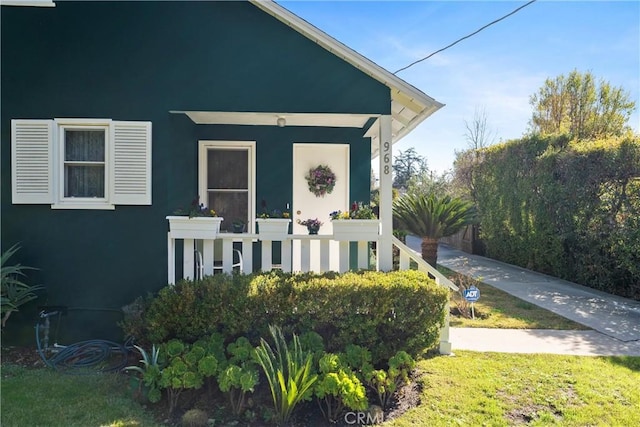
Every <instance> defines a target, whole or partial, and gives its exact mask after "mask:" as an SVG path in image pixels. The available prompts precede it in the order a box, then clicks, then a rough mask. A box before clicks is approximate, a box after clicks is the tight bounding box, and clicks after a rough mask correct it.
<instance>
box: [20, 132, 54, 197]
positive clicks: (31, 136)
mask: <svg viewBox="0 0 640 427" xmlns="http://www.w3.org/2000/svg"><path fill="white" fill-rule="evenodd" d="M52 155H53V120H11V178H12V182H13V185H12V192H11V196H12V201H13V203H14V204H40V203H46V204H50V203H53V159H52Z"/></svg>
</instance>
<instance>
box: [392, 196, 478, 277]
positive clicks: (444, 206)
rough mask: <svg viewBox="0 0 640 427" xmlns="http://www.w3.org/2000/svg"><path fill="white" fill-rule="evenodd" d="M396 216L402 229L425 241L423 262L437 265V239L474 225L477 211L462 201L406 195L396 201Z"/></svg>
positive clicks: (394, 210)
mask: <svg viewBox="0 0 640 427" xmlns="http://www.w3.org/2000/svg"><path fill="white" fill-rule="evenodd" d="M393 216H394V218H395V219H396V220H397V221H398V223H399V225H400V227H401V228H403V229H405V230H407V231H408V232H409V233H411V234H415V235H416V236H418V237H420V238H422V245H421V248H422V259H424V260H425V261H426V262H428V263H429V264H431V265H433V266H435V265H436V262H437V261H438V239H440V238H441V237H446V236H450V235H452V234H455V233H457V232H458V231H460V230H461V229H462V228H463V227H465V226H467V225H469V224H472V223H474V222H475V220H476V209H475V207H474V206H473V205H471V204H470V203H468V202H466V201H464V200H462V199H459V198H451V197H449V196H444V197H438V196H436V195H435V194H429V195H425V194H407V195H404V196H402V197H401V198H399V199H397V200H396V201H395V202H394V204H393Z"/></svg>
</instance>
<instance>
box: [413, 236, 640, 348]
mask: <svg viewBox="0 0 640 427" xmlns="http://www.w3.org/2000/svg"><path fill="white" fill-rule="evenodd" d="M407 246H409V247H410V248H412V249H414V250H416V251H418V252H419V251H420V239H419V238H417V237H413V236H407ZM438 264H441V265H443V266H445V267H447V268H449V269H451V270H454V271H456V272H459V273H462V274H465V275H468V276H471V277H474V278H476V279H479V280H481V281H482V282H485V283H487V284H489V285H491V286H493V287H495V288H498V289H500V290H503V291H505V292H507V293H509V294H511V295H514V296H516V297H518V298H520V299H522V300H524V301H527V302H529V303H532V304H535V305H538V306H540V307H542V308H545V309H547V310H549V311H552V312H554V313H556V314H559V315H561V316H563V317H566V318H567V319H571V320H573V321H575V322H578V323H581V324H583V325H585V326H588V327H590V328H592V329H593V331H548V330H504V329H498V330H495V329H494V330H491V329H477V328H452V331H451V341H452V343H453V348H454V349H467V350H477V351H498V352H518V353H556V354H578V355H630V356H640V302H639V301H634V300H631V299H627V298H622V297H618V296H615V295H611V294H607V293H605V292H600V291H597V290H595V289H591V288H588V287H585V286H582V285H578V284H576V283H572V282H568V281H566V280H561V279H557V278H555V277H551V276H547V275H545V274H541V273H536V272H534V271H531V270H527V269H524V268H521V267H516V266H513V265H510V264H505V263H503V262H500V261H495V260H492V259H489V258H485V257H481V256H477V255H470V254H467V253H465V252H462V251H458V250H456V249H452V248H450V247H448V246H446V245H440V246H439V248H438Z"/></svg>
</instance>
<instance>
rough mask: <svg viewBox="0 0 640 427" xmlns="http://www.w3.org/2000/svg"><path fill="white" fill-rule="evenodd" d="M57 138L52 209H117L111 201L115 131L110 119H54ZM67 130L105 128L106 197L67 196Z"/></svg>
mask: <svg viewBox="0 0 640 427" xmlns="http://www.w3.org/2000/svg"><path fill="white" fill-rule="evenodd" d="M54 125H55V127H56V132H55V135H56V137H57V140H56V141H55V144H56V145H57V150H55V151H56V153H57V155H58V157H57V159H55V160H54V161H55V165H56V167H54V175H56V176H55V177H54V182H55V183H56V185H55V186H54V194H55V195H56V196H57V197H55V198H54V203H53V204H52V205H51V208H52V209H69V208H73V209H115V205H114V204H112V203H111V202H110V201H109V195H110V194H111V185H110V184H111V169H112V159H111V150H112V145H113V133H112V129H111V120H109V119H54ZM67 130H104V197H66V196H65V182H64V181H65V169H64V168H65V163H67V162H66V160H65V131H67Z"/></svg>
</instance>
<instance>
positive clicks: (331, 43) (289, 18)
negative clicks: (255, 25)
mask: <svg viewBox="0 0 640 427" xmlns="http://www.w3.org/2000/svg"><path fill="white" fill-rule="evenodd" d="M249 1H250V2H251V3H253V4H254V5H255V6H256V7H258V8H260V9H261V10H263V11H265V12H266V13H268V14H270V15H272V16H273V17H275V18H276V19H278V20H279V21H281V22H283V23H285V24H286V25H288V26H290V27H291V28H293V29H294V30H296V31H297V32H299V33H300V34H302V35H304V36H305V37H307V38H309V39H310V40H312V41H313V42H315V43H317V44H319V45H320V46H322V47H323V48H325V49H327V50H328V51H329V52H331V53H333V54H334V55H336V56H338V57H339V58H342V59H343V60H345V61H346V62H348V63H349V64H351V65H353V66H354V67H356V68H358V69H359V70H360V71H362V72H364V73H366V74H368V75H369V76H371V77H372V78H374V79H376V80H378V81H379V82H381V83H383V84H384V85H386V86H388V87H389V89H390V90H391V104H392V105H391V107H392V108H391V110H392V111H391V114H392V118H393V124H392V127H393V129H394V135H393V142H397V141H399V140H400V139H401V138H402V137H403V136H405V135H406V134H408V133H409V132H411V130H413V129H414V128H415V127H416V126H417V125H418V124H420V123H421V122H422V121H423V120H425V119H426V118H427V117H429V116H430V115H431V114H433V113H434V112H436V111H437V110H439V109H440V108H442V107H443V106H444V104H442V103H440V102H438V101H436V100H435V99H433V98H432V97H430V96H429V95H427V94H425V93H424V92H422V91H421V90H419V89H417V88H416V87H414V86H412V85H410V84H409V83H407V82H406V81H404V80H402V79H401V78H399V77H398V76H396V75H394V74H392V73H391V72H389V71H387V70H385V69H384V68H382V67H380V66H379V65H378V64H376V63H374V62H373V61H371V60H369V59H367V58H366V57H364V56H362V55H360V54H359V53H358V52H356V51H354V50H353V49H351V48H349V47H347V46H346V45H344V44H342V43H341V42H339V41H338V40H336V39H334V38H333V37H331V36H329V35H328V34H327V33H325V32H323V31H322V30H320V29H318V28H316V27H314V26H313V25H312V24H310V23H309V22H307V21H305V20H304V19H302V18H300V17H299V16H297V15H295V14H293V13H291V12H290V11H288V10H287V9H285V8H284V7H282V6H280V5H278V4H277V3H275V2H274V1H272V0H249ZM405 109H408V111H406V110H405ZM401 112H404V114H403V115H402V118H400V116H399V114H400V113H401Z"/></svg>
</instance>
